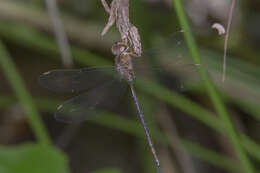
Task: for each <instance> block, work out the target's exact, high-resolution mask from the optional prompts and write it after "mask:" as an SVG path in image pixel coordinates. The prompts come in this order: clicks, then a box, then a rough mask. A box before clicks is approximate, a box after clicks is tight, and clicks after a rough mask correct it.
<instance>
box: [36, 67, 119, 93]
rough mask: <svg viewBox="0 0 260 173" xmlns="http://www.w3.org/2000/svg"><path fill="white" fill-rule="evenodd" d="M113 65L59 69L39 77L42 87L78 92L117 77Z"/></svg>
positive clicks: (57, 90)
mask: <svg viewBox="0 0 260 173" xmlns="http://www.w3.org/2000/svg"><path fill="white" fill-rule="evenodd" d="M117 76H118V75H117V72H116V70H115V68H114V67H113V66H109V67H97V68H83V69H60V70H51V71H48V72H45V73H43V74H42V75H41V76H40V77H39V83H40V85H41V86H42V87H44V88H47V89H50V90H52V91H55V92H70V93H73V92H79V91H83V90H88V89H91V88H94V87H96V86H99V85H100V84H103V83H105V82H106V81H111V80H112V79H115V78H116V77H117Z"/></svg>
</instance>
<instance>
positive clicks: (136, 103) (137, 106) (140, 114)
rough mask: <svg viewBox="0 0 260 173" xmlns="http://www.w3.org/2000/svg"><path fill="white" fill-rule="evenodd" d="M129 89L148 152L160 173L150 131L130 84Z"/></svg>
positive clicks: (132, 86)
mask: <svg viewBox="0 0 260 173" xmlns="http://www.w3.org/2000/svg"><path fill="white" fill-rule="evenodd" d="M130 88H131V92H132V96H133V98H134V102H135V105H136V108H137V111H138V115H139V117H140V120H141V123H142V126H143V128H144V131H145V135H146V137H147V140H148V144H149V147H150V150H151V152H152V154H153V158H154V161H155V163H156V166H157V168H158V172H160V169H161V165H160V161H159V159H158V156H157V154H156V150H155V148H154V146H153V142H152V138H151V135H150V130H149V128H148V126H147V124H146V121H145V117H144V113H143V110H142V108H141V105H140V103H139V100H138V98H137V96H136V93H135V89H134V85H133V84H132V83H130Z"/></svg>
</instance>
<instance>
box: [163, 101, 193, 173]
mask: <svg viewBox="0 0 260 173" xmlns="http://www.w3.org/2000/svg"><path fill="white" fill-rule="evenodd" d="M162 109H163V110H162V111H163V112H161V113H160V116H159V117H158V118H159V122H160V123H161V126H162V128H163V129H164V131H165V133H166V134H167V136H168V139H169V142H170V146H171V148H172V150H173V151H174V153H175V154H176V158H177V160H178V162H179V164H180V168H181V170H182V172H183V173H196V171H195V168H194V166H193V164H192V161H191V158H190V157H189V155H188V153H187V152H186V151H185V150H184V148H183V145H182V143H181V139H180V137H179V134H178V131H177V129H176V125H175V123H174V121H173V120H172V119H171V118H170V117H169V114H168V112H167V110H166V107H165V106H162Z"/></svg>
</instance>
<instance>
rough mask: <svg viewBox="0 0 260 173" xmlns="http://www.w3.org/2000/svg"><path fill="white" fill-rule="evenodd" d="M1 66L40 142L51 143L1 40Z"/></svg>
mask: <svg viewBox="0 0 260 173" xmlns="http://www.w3.org/2000/svg"><path fill="white" fill-rule="evenodd" d="M0 67H1V68H2V69H3V71H4V73H5V75H6V77H7V79H8V80H9V82H10V86H11V87H12V88H13V90H14V92H15V94H16V96H17V98H18V99H19V101H20V103H21V104H22V105H23V107H24V109H25V111H26V113H27V115H28V119H29V123H30V124H31V127H32V129H33V132H34V133H35V135H36V137H37V139H38V140H39V143H40V144H45V145H50V144H51V139H50V137H49V135H48V132H47V130H46V128H45V126H44V124H43V122H42V120H41V118H40V115H39V113H38V111H37V109H36V106H35V105H34V102H33V99H32V98H31V95H30V94H29V92H28V91H27V90H26V87H25V84H24V81H23V80H22V78H21V76H20V75H19V73H18V71H17V70H16V67H15V65H14V63H13V61H12V58H11V56H10V55H9V54H8V52H7V51H6V49H5V47H4V45H3V44H2V43H1V42H0Z"/></svg>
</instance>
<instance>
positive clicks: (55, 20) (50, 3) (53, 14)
mask: <svg viewBox="0 0 260 173" xmlns="http://www.w3.org/2000/svg"><path fill="white" fill-rule="evenodd" d="M46 6H47V8H48V12H49V15H50V18H51V20H52V24H53V27H54V31H55V36H56V40H57V42H58V45H59V49H60V52H61V59H62V62H63V65H64V66H66V67H71V66H72V65H73V62H72V56H71V51H70V46H69V41H68V38H67V36H66V34H65V31H64V27H63V25H62V22H61V19H60V16H59V11H58V8H57V5H56V0H46Z"/></svg>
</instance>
